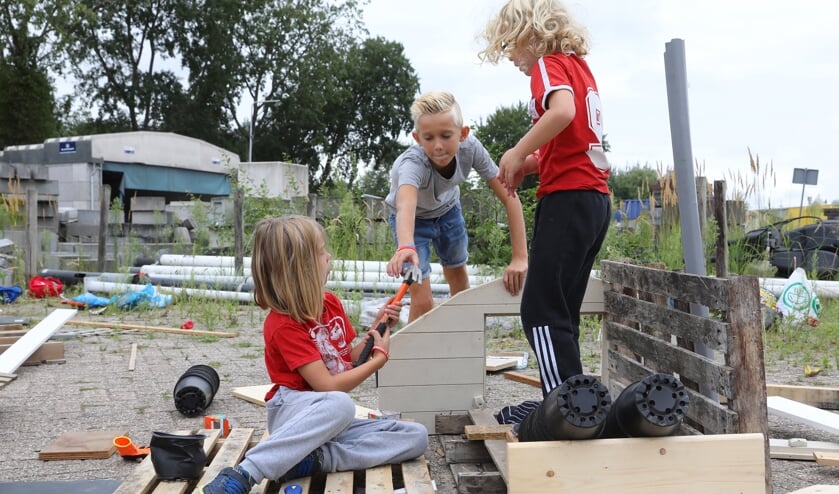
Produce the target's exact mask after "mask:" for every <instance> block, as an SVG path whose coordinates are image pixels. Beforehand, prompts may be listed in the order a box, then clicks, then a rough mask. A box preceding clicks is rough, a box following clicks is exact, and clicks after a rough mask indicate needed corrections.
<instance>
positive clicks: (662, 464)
mask: <svg viewBox="0 0 839 494" xmlns="http://www.w3.org/2000/svg"><path fill="white" fill-rule="evenodd" d="M763 445H764V441H763V435H762V434H759V433H749V434H720V435H711V436H702V435H697V436H673V437H662V438H628V439H594V440H590V441H545V442H525V443H522V442H519V443H506V446H507V461H508V466H509V472H510V473H509V476H508V479H507V485H508V492H509V494H521V493H531V492H551V493H560V494H565V493H568V494H570V493H574V494H602V493H604V492H620V493H622V494H649V493H651V492H671V491H672V492H679V494H706V493H708V492H717V493H739V494H765V492H766V485H765V472H764V469H765V465H766V463H765V460H764V456H765V455H764V448H763Z"/></svg>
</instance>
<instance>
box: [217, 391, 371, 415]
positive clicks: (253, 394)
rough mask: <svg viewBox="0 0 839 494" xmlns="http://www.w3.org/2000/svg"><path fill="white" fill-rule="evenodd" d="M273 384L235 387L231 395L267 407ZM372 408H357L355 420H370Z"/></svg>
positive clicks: (359, 406)
mask: <svg viewBox="0 0 839 494" xmlns="http://www.w3.org/2000/svg"><path fill="white" fill-rule="evenodd" d="M272 386H273V384H257V385H255V386H239V387H235V388H233V389H232V390H231V394H232V395H233V396H235V397H236V398H240V399H243V400H245V401H248V402H250V403H253V404H254V405H259V406H261V407H264V406H265V393H267V392H268V390H269V389H271V387H272ZM372 411H373V409H372V408H367V407H363V406H361V405H356V406H355V418H357V419H366V418H370V417H369V413H370V412H372Z"/></svg>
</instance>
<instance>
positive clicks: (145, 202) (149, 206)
mask: <svg viewBox="0 0 839 494" xmlns="http://www.w3.org/2000/svg"><path fill="white" fill-rule="evenodd" d="M165 208H166V198H165V197H161V196H134V197H132V198H131V210H132V211H163V210H164V209H165Z"/></svg>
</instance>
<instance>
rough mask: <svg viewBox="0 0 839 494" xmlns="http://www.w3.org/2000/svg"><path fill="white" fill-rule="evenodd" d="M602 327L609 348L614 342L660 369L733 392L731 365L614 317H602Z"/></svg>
mask: <svg viewBox="0 0 839 494" xmlns="http://www.w3.org/2000/svg"><path fill="white" fill-rule="evenodd" d="M603 327H604V328H605V329H606V332H605V336H606V337H607V338H608V339H607V340H605V341H606V344H607V345H609V346H610V348H611V345H616V344H617V345H621V346H623V347H625V348H626V349H627V350H629V351H630V352H632V353H636V354H639V355H645V356H649V358H651V359H652V360H653V361H654V362H655V363H654V364H649V363H648V365H650V366H653V367H655V368H656V369H658V370H659V372H668V373H678V374H679V376H681V377H685V378H688V379H691V380H693V381H702V382H703V383H706V384H707V385H708V386H709V387H710V388H711V389H715V390H719V391H718V392H719V393H720V394H722V395H723V396H732V393H733V388H734V382H733V381H734V379H733V377H732V376H731V372H730V369H724V368H723V365H721V364H719V363H717V362H715V361H713V360H711V359H709V358H708V357H705V356H703V355H700V354H698V353H695V352H691V351H689V350H686V349H684V348H679V347H678V346H676V345H672V344H670V343H669V342H665V341H663V340H660V339H658V338H655V337H654V336H650V335H648V334H645V333H642V332H641V331H638V330H637V329H633V328H630V327H628V326H624V325H623V324H618V323H616V322H614V321H603Z"/></svg>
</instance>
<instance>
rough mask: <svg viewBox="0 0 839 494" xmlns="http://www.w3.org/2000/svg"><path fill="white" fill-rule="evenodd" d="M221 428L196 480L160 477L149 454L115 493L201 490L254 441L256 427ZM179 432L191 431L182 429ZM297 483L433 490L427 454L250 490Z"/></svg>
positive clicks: (411, 493) (372, 490)
mask: <svg viewBox="0 0 839 494" xmlns="http://www.w3.org/2000/svg"><path fill="white" fill-rule="evenodd" d="M220 432H221V431H220V430H218V429H204V430H201V431H199V433H200V434H205V435H206V436H207V439H205V440H204V450H205V451H206V452H207V457H208V465H207V467H206V468H205V469H204V472H203V474H202V476H201V478H200V479H199V480H197V481H195V480H192V481H161V480H158V478H157V475H156V474H155V472H154V466H153V465H152V463H151V457H150V456H149V457H146V458H145V459H144V460H143V461H142V462H141V463H140V464H139V465H138V466H137V468H136V469H135V470H134V472H133V473H132V475H131V476H130V477H129V478H127V479H126V480H125V481H124V482H123V483H122V484H120V486H119V487H118V488H117V490H116V491H114V494H147V493H152V494H174V493H180V494H183V493H190V492H198V490H197V488H198V486H200V485H204V484H206V483H207V482H209V481H211V480H212V479H213V478H215V476H216V475H217V474H218V473H219V472H220V471H221V469H222V468H224V467H227V466H234V465H236V464H237V463H238V462H239V461H240V460H241V459H242V458H243V457H244V456H245V452H247V450H248V449H249V448H250V447H251V446H252V445H253V444H255V443H254V442H253V434H254V429H247V428H236V429H233V430H231V431H230V434H229V435H228V436H227V438H224V439H221V438H220ZM178 433H179V434H191V433H192V431H181V432H178ZM291 484H298V485H300V486H301V487H302V494H324V493H326V492H329V493H332V494H341V493H344V494H352V493H353V492H355V489H357V488H364V489H365V491H364V492H365V493H366V494H385V493H387V494H393V491H394V489H398V488H404V489H405V492H406V493H407V494H434V488H433V484H432V482H431V475H430V473H429V469H428V462H427V461H426V460H425V457H420V458H417V459H416V460H412V461H409V462H405V463H402V464H399V465H382V466H379V467H375V468H369V469H367V470H364V471H357V472H335V473H329V474H319V475H315V476H312V477H304V478H300V479H295V480H293V481H290V482H287V483H284V484H282V485H280V484H277V483H275V482H271V481H268V480H266V481H264V482H262V483H260V484H259V485H256V486H254V488H253V489H251V491H250V492H251V494H269V493H277V492H279V493H282V492H283V490H284V489H285V487H286V486H288V485H291Z"/></svg>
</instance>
